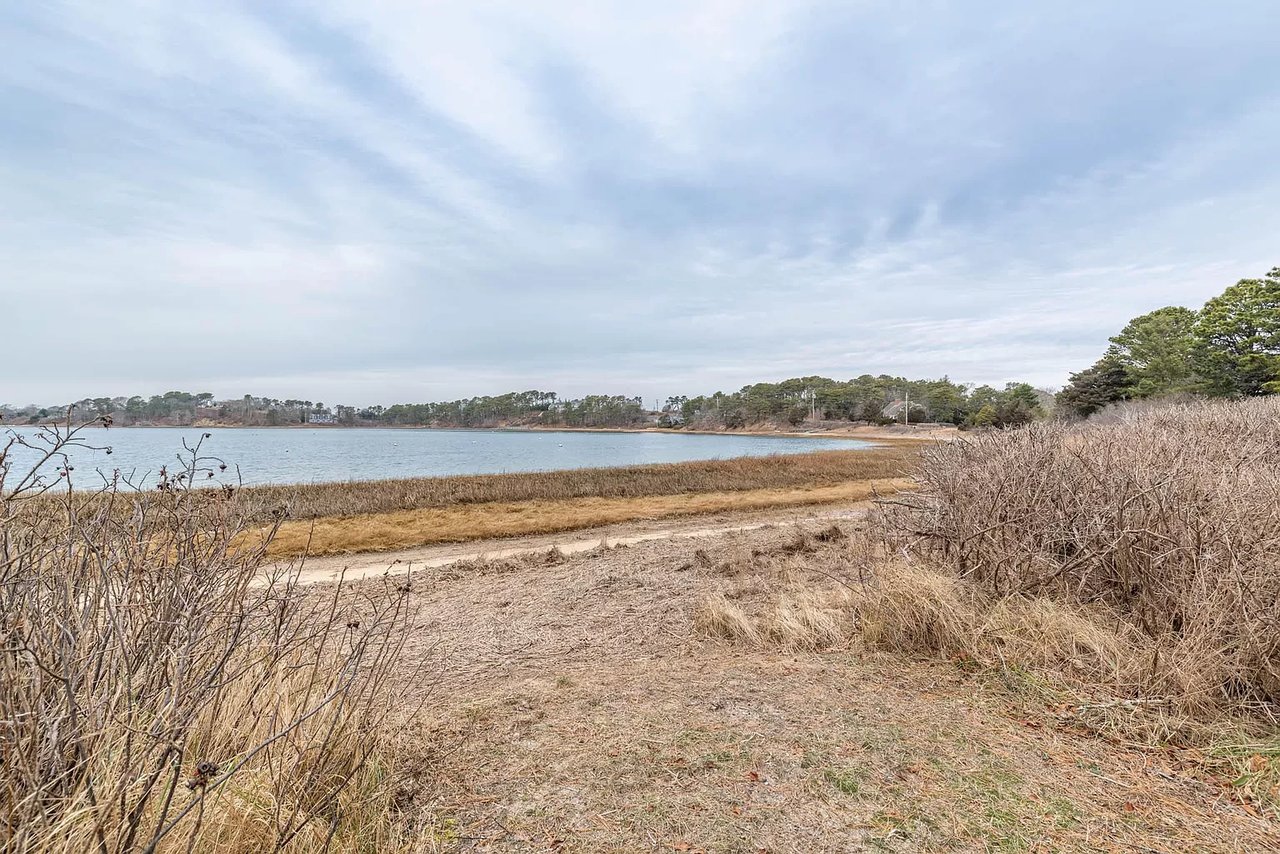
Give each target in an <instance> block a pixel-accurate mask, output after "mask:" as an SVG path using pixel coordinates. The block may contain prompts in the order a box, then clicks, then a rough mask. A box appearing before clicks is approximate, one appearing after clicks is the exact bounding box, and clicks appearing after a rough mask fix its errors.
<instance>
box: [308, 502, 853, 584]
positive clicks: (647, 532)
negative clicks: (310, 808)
mask: <svg viewBox="0 0 1280 854" xmlns="http://www.w3.org/2000/svg"><path fill="white" fill-rule="evenodd" d="M869 507H870V502H866V501H860V502H856V503H853V504H846V505H837V506H830V505H827V506H821V507H815V506H808V507H798V508H785V509H778V510H765V511H758V512H749V513H720V514H716V515H712V516H698V517H694V518H684V519H679V518H677V519H658V520H650V521H644V520H641V521H634V522H624V523H621V524H617V525H608V526H605V527H601V528H588V529H585V530H580V531H568V532H562V533H558V534H542V535H538V536H531V537H513V538H508V539H500V540H474V541H471V542H466V543H450V544H446V545H431V546H421V547H418V548H412V549H404V550H401V551H393V552H374V553H367V554H355V555H331V556H326V557H315V558H309V559H308V560H307V561H306V563H305V564H304V565H303V567H302V570H301V573H300V575H299V580H300V581H301V582H302V583H304V584H317V583H322V582H326V581H335V580H337V578H338V577H339V575H342V577H344V578H345V579H347V580H349V581H354V580H356V579H361V578H369V577H371V576H379V575H382V574H384V573H390V574H400V573H405V572H408V571H410V570H412V569H430V568H436V567H441V566H448V565H449V564H453V563H459V562H461V561H468V560H476V559H478V558H489V559H500V558H509V557H519V556H521V555H529V554H537V553H539V552H545V551H548V550H550V549H553V548H554V549H559V550H560V551H561V553H563V554H566V555H572V554H580V553H582V552H589V551H591V550H592V549H596V548H599V547H600V546H602V545H609V546H617V545H628V546H629V545H635V544H637V543H645V542H650V541H652V540H671V539H698V538H705V537H715V536H719V535H721V534H727V533H732V532H735V531H754V530H758V529H760V528H767V527H770V526H777V525H791V524H797V523H800V522H814V521H818V522H824V521H833V522H835V521H847V520H849V519H854V518H857V517H859V516H862V515H863V514H865V513H866V512H867V509H868V508H869Z"/></svg>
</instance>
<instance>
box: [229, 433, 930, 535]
mask: <svg viewBox="0 0 1280 854" xmlns="http://www.w3.org/2000/svg"><path fill="white" fill-rule="evenodd" d="M920 446H921V443H920V442H912V441H900V440H892V439H886V440H877V446H876V447H874V448H866V449H863V450H857V451H819V452H816V453H811V454H780V455H777V456H769V457H742V458H737V459H729V460H702V461H697V462H686V463H667V464H661V465H647V466H625V467H619V468H597V469H573V470H567V471H549V472H524V473H517V474H487V475H470V476H462V477H425V478H411V479H404V480H376V481H360V482H346V483H318V484H295V485H289V486H253V487H245V488H244V489H242V490H241V491H240V500H241V504H242V506H243V507H245V508H246V511H247V512H249V513H251V514H252V515H253V517H254V518H257V519H258V520H259V521H263V522H269V521H271V520H273V519H274V518H275V517H276V515H277V514H278V512H279V511H281V510H284V511H285V515H286V516H287V518H289V519H293V520H302V519H318V518H332V517H339V516H364V515H371V514H380V513H397V512H402V511H408V510H425V509H431V508H442V507H457V506H461V505H468V504H494V503H518V502H526V501H566V500H572V499H579V498H641V497H650V496H656V495H693V494H698V493H709V492H740V491H749V490H761V489H777V490H786V489H794V488H803V487H810V486H835V485H838V484H842V483H847V482H849V481H865V480H873V479H877V480H883V479H889V478H896V477H900V476H902V474H903V472H904V471H905V470H906V469H907V468H909V467H910V466H911V464H912V462H913V461H914V458H915V455H916V453H917V452H918V450H919V448H920Z"/></svg>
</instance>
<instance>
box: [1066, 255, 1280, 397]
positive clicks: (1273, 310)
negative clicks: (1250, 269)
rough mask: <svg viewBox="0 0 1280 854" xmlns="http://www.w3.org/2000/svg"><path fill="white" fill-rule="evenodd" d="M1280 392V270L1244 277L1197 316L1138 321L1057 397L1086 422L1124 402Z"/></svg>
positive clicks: (1160, 312) (1175, 312) (1163, 312)
mask: <svg viewBox="0 0 1280 854" xmlns="http://www.w3.org/2000/svg"><path fill="white" fill-rule="evenodd" d="M1277 393H1280V267H1274V268H1272V269H1271V271H1270V272H1269V273H1267V274H1266V275H1265V276H1263V277H1261V278H1257V279H1241V280H1240V281H1238V282H1236V283H1235V284H1234V285H1231V286H1230V287H1228V288H1227V289H1226V290H1224V291H1223V292H1222V293H1221V294H1219V295H1218V296H1216V297H1214V298H1213V299H1211V300H1209V301H1208V302H1207V303H1205V304H1204V306H1203V307H1202V308H1201V309H1199V310H1198V311H1196V310H1193V309H1190V308H1185V307H1183V306H1166V307H1164V308H1159V309H1156V310H1155V311H1151V312H1148V313H1147V314H1144V315H1142V316H1140V317H1135V318H1134V319H1133V320H1130V321H1129V323H1128V324H1127V325H1126V326H1125V327H1124V329H1122V330H1120V332H1119V333H1118V334H1117V335H1115V336H1114V337H1113V338H1111V341H1110V346H1109V347H1108V348H1107V350H1106V352H1104V353H1103V354H1102V357H1101V358H1100V359H1098V361H1097V362H1095V363H1094V364H1093V365H1091V366H1090V367H1088V368H1085V369H1084V370H1083V371H1080V372H1078V373H1074V374H1072V375H1071V380H1070V382H1069V383H1068V384H1067V386H1066V387H1065V388H1063V389H1062V391H1060V392H1059V393H1058V395H1057V403H1058V405H1059V406H1060V407H1061V408H1062V409H1063V410H1064V411H1065V412H1067V413H1071V414H1074V415H1077V416H1080V417H1088V416H1089V415H1092V414H1093V413H1095V412H1097V411H1098V410H1100V409H1102V408H1104V407H1106V406H1108V405H1110V404H1112V403H1117V402H1119V401H1124V400H1140V399H1144V398H1155V397H1168V396H1171V395H1177V394H1196V395H1203V396H1208V397H1252V396H1257V395H1264V394H1277Z"/></svg>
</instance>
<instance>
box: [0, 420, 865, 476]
mask: <svg viewBox="0 0 1280 854" xmlns="http://www.w3.org/2000/svg"><path fill="white" fill-rule="evenodd" d="M4 432H5V433H7V432H8V431H7V430H6V431H4ZM34 432H35V431H33V430H30V429H28V428H22V429H21V433H22V434H23V435H24V436H27V437H31V436H33V435H34ZM206 432H207V433H210V434H212V435H211V436H210V438H208V439H205V440H204V446H203V447H202V449H201V453H202V454H208V455H211V456H216V457H218V458H220V459H221V460H223V461H225V462H226V464H227V471H226V472H225V473H220V474H218V476H217V477H216V478H215V479H214V481H213V482H220V481H228V482H233V483H234V482H236V480H237V477H236V468H237V466H238V467H239V471H240V477H242V478H243V482H244V483H246V484H251V483H312V482H319V481H335V480H378V479H381V478H392V477H428V476H432V475H451V474H493V473H501V472H522V471H547V470H551V469H574V468H595V467H600V466H625V465H637V464H642V463H673V462H684V461H687V460H709V459H724V458H728V457H757V456H767V455H769V454H799V453H805V452H808V451H819V450H831V449H850V448H861V447H869V446H870V443H868V442H860V441H857V440H855V439H830V438H816V437H815V438H793V437H781V436H727V435H699V434H680V433H574V432H563V433H560V432H550V431H546V432H544V431H537V432H520V431H513V430H385V429H383V430H380V429H340V428H338V429H335V428H288V429H269V430H260V429H252V428H232V429H226V428H222V429H220V428H217V427H212V428H207V429H200V428H196V427H190V428H187V427H130V428H114V429H110V430H104V429H102V428H89V429H87V430H85V432H84V433H82V434H81V435H82V437H84V438H85V440H86V441H88V442H90V443H91V444H94V445H102V446H110V447H111V449H112V453H111V454H109V455H108V454H107V453H106V452H105V451H101V450H97V451H90V450H76V451H75V452H73V453H72V455H71V465H72V466H74V472H73V477H74V482H75V484H76V486H78V487H83V488H91V487H93V486H95V485H98V484H100V483H101V481H100V479H99V478H98V477H97V475H96V474H95V473H94V472H95V470H100V471H103V472H106V473H107V474H110V473H111V471H112V470H113V469H120V471H121V472H122V473H130V472H133V473H134V474H135V476H136V477H138V478H144V477H146V476H148V475H150V474H151V473H154V472H156V471H157V470H158V469H159V468H160V467H161V466H164V465H168V466H169V467H170V469H171V470H172V469H173V468H174V465H175V463H176V461H177V456H176V455H177V454H178V453H179V452H180V451H181V450H182V440H183V439H184V438H185V439H186V440H187V442H188V443H194V442H195V441H197V440H199V439H200V437H201V435H202V434H204V433H206ZM31 459H32V453H31V452H29V451H24V452H21V453H19V454H18V459H17V465H16V470H24V471H25V468H24V467H23V463H24V462H26V461H30V460H31ZM212 465H213V466H214V467H215V468H216V465H217V463H216V462H214V463H212ZM56 476H57V474H56V472H55V473H54V477H56ZM9 485H10V486H12V485H13V484H12V482H11V483H10V484H9Z"/></svg>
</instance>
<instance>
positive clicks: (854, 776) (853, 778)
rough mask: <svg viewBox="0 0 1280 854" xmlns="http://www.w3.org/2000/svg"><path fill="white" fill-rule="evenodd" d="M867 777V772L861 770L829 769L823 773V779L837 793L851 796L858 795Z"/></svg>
mask: <svg viewBox="0 0 1280 854" xmlns="http://www.w3.org/2000/svg"><path fill="white" fill-rule="evenodd" d="M866 776H867V774H866V772H865V771H863V770H861V769H859V768H828V769H827V770H825V771H823V772H822V777H823V779H824V780H826V781H827V782H828V783H830V784H831V786H832V787H833V788H834V789H835V790H836V791H837V792H840V793H841V794H844V795H849V796H854V795H857V794H858V792H859V790H860V789H861V788H862V781H863V780H865V779H866Z"/></svg>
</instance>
